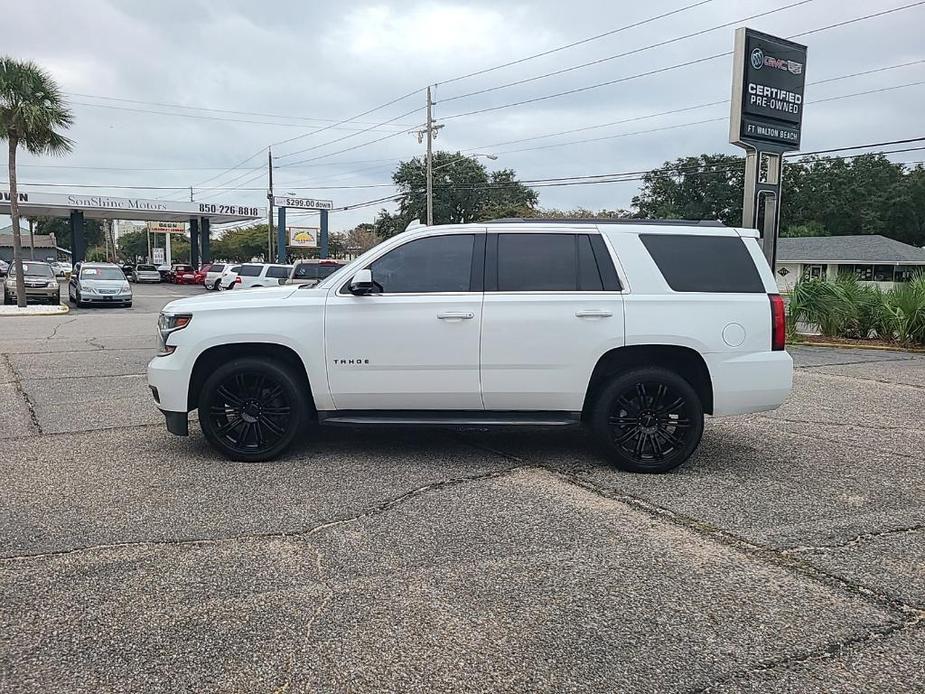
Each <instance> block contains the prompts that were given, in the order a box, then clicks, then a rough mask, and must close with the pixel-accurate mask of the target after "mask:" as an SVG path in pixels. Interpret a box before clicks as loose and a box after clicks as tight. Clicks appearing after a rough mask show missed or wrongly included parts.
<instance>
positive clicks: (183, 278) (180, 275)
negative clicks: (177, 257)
mask: <svg viewBox="0 0 925 694" xmlns="http://www.w3.org/2000/svg"><path fill="white" fill-rule="evenodd" d="M195 280H196V271H195V270H194V269H193V266H192V265H172V266H171V268H170V281H171V282H172V283H173V284H193V282H194V281H195Z"/></svg>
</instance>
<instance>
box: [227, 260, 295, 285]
mask: <svg viewBox="0 0 925 694" xmlns="http://www.w3.org/2000/svg"><path fill="white" fill-rule="evenodd" d="M291 272H292V266H291V265H273V264H269V263H244V264H242V265H241V269H240V270H238V280H240V281H237V280H236V288H237V289H258V288H260V287H278V286H279V285H281V284H285V283H286V281H287V280H288V279H289V274H290V273H291Z"/></svg>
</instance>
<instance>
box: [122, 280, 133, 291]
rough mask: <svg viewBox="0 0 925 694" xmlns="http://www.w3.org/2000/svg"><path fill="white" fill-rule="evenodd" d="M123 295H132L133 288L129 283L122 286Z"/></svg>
mask: <svg viewBox="0 0 925 694" xmlns="http://www.w3.org/2000/svg"><path fill="white" fill-rule="evenodd" d="M122 293H123V294H131V293H132V288H131V287H130V286H128V282H126V283H125V284H123V285H122Z"/></svg>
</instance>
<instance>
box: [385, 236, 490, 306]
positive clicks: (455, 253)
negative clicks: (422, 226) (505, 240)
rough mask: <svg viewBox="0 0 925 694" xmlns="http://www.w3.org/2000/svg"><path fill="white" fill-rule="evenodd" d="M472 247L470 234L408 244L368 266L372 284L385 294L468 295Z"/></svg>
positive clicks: (440, 237) (438, 237) (434, 238)
mask: <svg viewBox="0 0 925 694" xmlns="http://www.w3.org/2000/svg"><path fill="white" fill-rule="evenodd" d="M474 245H475V237H474V236H473V235H472V234H455V235H448V236H432V237H430V238H426V239H418V240H417V241H411V242H409V243H406V244H405V245H403V246H399V247H398V248H396V249H395V250H394V251H390V252H389V253H387V254H386V255H384V256H383V257H381V258H379V260H376V261H375V262H374V263H373V264H372V265H370V269H371V270H372V272H373V280H375V281H376V282H378V283H379V284H380V285H382V291H383V292H384V293H386V294H409V293H421V292H468V291H469V285H470V277H471V271H472V250H473V247H474Z"/></svg>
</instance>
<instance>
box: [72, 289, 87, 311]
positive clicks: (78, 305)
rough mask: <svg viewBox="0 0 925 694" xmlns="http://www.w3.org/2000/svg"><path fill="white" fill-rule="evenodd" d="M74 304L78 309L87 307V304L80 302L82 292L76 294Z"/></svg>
mask: <svg viewBox="0 0 925 694" xmlns="http://www.w3.org/2000/svg"><path fill="white" fill-rule="evenodd" d="M74 303H75V304H76V305H77V308H83V307H84V306H86V304H84V302H83V301H81V300H80V292H74Z"/></svg>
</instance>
